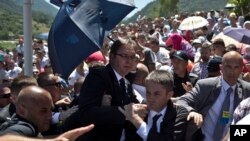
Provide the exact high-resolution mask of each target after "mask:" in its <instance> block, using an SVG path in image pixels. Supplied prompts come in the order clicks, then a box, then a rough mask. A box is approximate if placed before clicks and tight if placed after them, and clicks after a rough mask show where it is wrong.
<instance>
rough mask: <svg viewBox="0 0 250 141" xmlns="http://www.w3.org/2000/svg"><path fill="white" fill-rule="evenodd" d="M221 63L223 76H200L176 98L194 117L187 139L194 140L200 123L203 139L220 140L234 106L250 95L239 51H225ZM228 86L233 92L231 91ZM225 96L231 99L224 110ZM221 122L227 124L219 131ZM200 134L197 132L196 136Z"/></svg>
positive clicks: (190, 117)
mask: <svg viewBox="0 0 250 141" xmlns="http://www.w3.org/2000/svg"><path fill="white" fill-rule="evenodd" d="M220 67H221V73H222V75H221V76H219V77H212V78H207V79H203V80H199V81H198V82H197V84H196V86H195V87H194V88H193V89H192V90H191V91H189V92H187V93H186V94H185V95H183V96H181V97H180V99H179V100H178V101H177V105H181V106H183V107H185V108H186V109H187V110H188V112H189V114H188V116H187V120H191V119H193V122H190V123H195V124H189V125H188V127H187V133H186V135H187V136H186V140H194V138H193V137H194V136H193V134H194V133H195V132H196V131H198V130H197V129H198V128H197V127H200V128H201V130H199V131H202V132H200V133H202V134H203V135H204V136H201V138H203V140H220V139H221V138H222V137H223V136H224V135H225V133H226V132H227V130H228V127H229V125H230V123H231V121H232V113H233V111H234V109H235V107H236V106H237V105H238V104H239V103H240V101H241V100H243V99H245V98H247V97H248V96H249V95H250V84H249V83H248V82H246V81H243V80H241V79H239V76H240V74H241V73H242V67H243V60H242V56H241V55H240V54H239V53H238V52H235V51H230V52H228V53H226V54H225V55H224V56H223V59H222V64H221V66H220ZM229 88H230V89H231V92H229V91H228V89H229ZM227 96H228V98H227ZM226 99H229V101H230V102H229V104H228V106H227V110H224V107H225V106H224V105H225V104H224V103H225V101H226ZM221 113H223V114H221ZM221 121H223V123H222V122H221ZM225 121H226V122H225ZM220 122H221V123H220ZM220 124H224V125H223V126H224V127H223V128H222V130H221V131H219V132H217V131H216V129H217V127H218V126H219V125H220ZM196 133H197V132H196ZM196 135H197V134H196ZM200 135H201V134H200ZM197 137H198V136H195V138H196V139H197ZM199 140H202V139H199Z"/></svg>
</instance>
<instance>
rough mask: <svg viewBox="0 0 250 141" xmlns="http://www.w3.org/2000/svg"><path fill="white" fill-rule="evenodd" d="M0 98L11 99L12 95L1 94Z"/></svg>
mask: <svg viewBox="0 0 250 141" xmlns="http://www.w3.org/2000/svg"><path fill="white" fill-rule="evenodd" d="M0 98H10V93H8V94H1V95H0Z"/></svg>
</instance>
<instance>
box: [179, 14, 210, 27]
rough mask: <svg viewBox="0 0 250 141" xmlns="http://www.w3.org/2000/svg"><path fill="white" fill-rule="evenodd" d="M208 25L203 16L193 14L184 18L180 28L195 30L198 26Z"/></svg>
mask: <svg viewBox="0 0 250 141" xmlns="http://www.w3.org/2000/svg"><path fill="white" fill-rule="evenodd" d="M206 25H208V21H207V20H206V19H205V18H203V17H201V16H192V17H188V18H186V19H184V20H183V21H182V22H181V24H180V26H179V29H180V30H193V29H197V28H201V27H203V26H206Z"/></svg>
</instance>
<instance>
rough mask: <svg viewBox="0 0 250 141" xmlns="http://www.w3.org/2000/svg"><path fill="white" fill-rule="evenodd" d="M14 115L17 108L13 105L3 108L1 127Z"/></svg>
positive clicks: (0, 120) (0, 112)
mask: <svg viewBox="0 0 250 141" xmlns="http://www.w3.org/2000/svg"><path fill="white" fill-rule="evenodd" d="M14 113H16V107H15V105H14V104H13V103H10V104H8V105H6V106H5V107H3V109H1V111H0V125H1V124H2V123H4V122H5V121H6V120H7V118H11V117H12V115H13V114H14Z"/></svg>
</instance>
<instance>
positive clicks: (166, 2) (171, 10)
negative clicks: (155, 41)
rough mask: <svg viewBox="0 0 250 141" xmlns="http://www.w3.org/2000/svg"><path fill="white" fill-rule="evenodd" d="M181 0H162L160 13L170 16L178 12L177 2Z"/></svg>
mask: <svg viewBox="0 0 250 141" xmlns="http://www.w3.org/2000/svg"><path fill="white" fill-rule="evenodd" d="M178 3H179V0H160V4H161V5H160V6H161V7H160V15H161V16H170V15H174V14H176V13H178V9H177V4H178Z"/></svg>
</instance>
